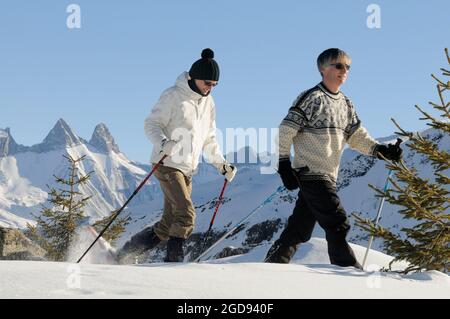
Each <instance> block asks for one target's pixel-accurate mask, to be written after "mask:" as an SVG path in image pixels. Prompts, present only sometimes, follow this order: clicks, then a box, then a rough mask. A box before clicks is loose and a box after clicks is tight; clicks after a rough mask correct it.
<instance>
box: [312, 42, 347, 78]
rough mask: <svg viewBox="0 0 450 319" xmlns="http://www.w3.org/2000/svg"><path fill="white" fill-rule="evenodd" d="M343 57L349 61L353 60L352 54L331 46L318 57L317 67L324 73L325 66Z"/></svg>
mask: <svg viewBox="0 0 450 319" xmlns="http://www.w3.org/2000/svg"><path fill="white" fill-rule="evenodd" d="M342 58H344V59H346V60H347V61H348V62H351V61H352V59H351V58H350V56H349V55H348V54H347V53H345V52H344V51H342V50H341V49H337V48H331V49H327V50H325V51H323V52H322V53H321V54H319V56H318V57H317V68H318V69H319V72H320V74H322V72H321V70H322V68H325V67H327V66H329V65H330V64H331V63H332V62H333V61H337V60H340V59H342Z"/></svg>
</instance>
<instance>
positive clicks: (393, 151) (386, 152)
mask: <svg viewBox="0 0 450 319" xmlns="http://www.w3.org/2000/svg"><path fill="white" fill-rule="evenodd" d="M400 143H401V140H400V142H398V141H397V143H396V144H395V145H394V144H388V145H383V144H378V145H377V147H376V149H375V154H376V155H377V157H378V158H379V159H382V158H381V156H380V154H381V155H383V156H384V157H385V158H387V159H388V160H390V161H394V162H398V161H400V159H401V158H402V154H403V150H402V149H401V148H400Z"/></svg>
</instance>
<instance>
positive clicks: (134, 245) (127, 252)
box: [116, 227, 161, 264]
mask: <svg viewBox="0 0 450 319" xmlns="http://www.w3.org/2000/svg"><path fill="white" fill-rule="evenodd" d="M160 241H161V239H159V237H158V235H156V233H155V231H154V230H153V227H147V228H144V230H142V231H140V232H139V233H137V234H136V235H134V236H133V237H131V239H130V240H129V241H127V242H126V243H125V245H123V247H122V248H121V249H119V251H118V252H117V255H116V260H117V262H118V263H119V264H122V263H127V260H128V261H130V260H132V259H134V258H135V257H137V256H139V255H140V254H142V253H144V252H145V251H147V250H149V249H152V248H155V247H156V246H157V245H158V244H159V243H160ZM132 262H133V261H132Z"/></svg>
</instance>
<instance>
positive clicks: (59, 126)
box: [32, 119, 83, 153]
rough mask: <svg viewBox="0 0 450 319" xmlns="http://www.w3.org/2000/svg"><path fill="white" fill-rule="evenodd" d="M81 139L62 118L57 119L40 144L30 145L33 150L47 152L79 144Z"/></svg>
mask: <svg viewBox="0 0 450 319" xmlns="http://www.w3.org/2000/svg"><path fill="white" fill-rule="evenodd" d="M82 142H83V140H82V139H81V138H80V137H78V136H77V135H76V134H75V133H74V132H73V130H72V129H71V128H70V126H69V125H68V124H67V123H66V121H64V120H63V119H59V120H58V122H56V124H55V126H53V128H52V129H51V131H50V132H49V133H48V134H47V136H46V137H45V139H44V141H43V142H42V143H41V144H37V145H34V146H32V151H34V152H39V153H42V152H47V151H50V150H57V149H62V148H66V147H67V146H75V145H78V144H81V143H82Z"/></svg>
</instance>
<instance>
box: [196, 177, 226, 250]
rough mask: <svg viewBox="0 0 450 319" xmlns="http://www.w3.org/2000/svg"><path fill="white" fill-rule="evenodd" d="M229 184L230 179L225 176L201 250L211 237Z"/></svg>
mask: <svg viewBox="0 0 450 319" xmlns="http://www.w3.org/2000/svg"><path fill="white" fill-rule="evenodd" d="M227 184H228V180H227V179H226V178H225V181H224V182H223V187H222V191H221V192H220V195H219V200H218V201H217V204H216V209H215V211H214V214H213V217H212V218H211V222H210V223H209V228H208V231H207V232H206V235H205V239H203V244H202V248H201V250H200V251H203V249H204V248H205V245H206V242H207V240H208V237H209V233H210V232H211V229H212V226H213V224H214V220H215V219H216V214H217V211H218V210H219V206H220V204H221V203H222V198H223V193H224V192H225V188H226V187H227Z"/></svg>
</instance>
